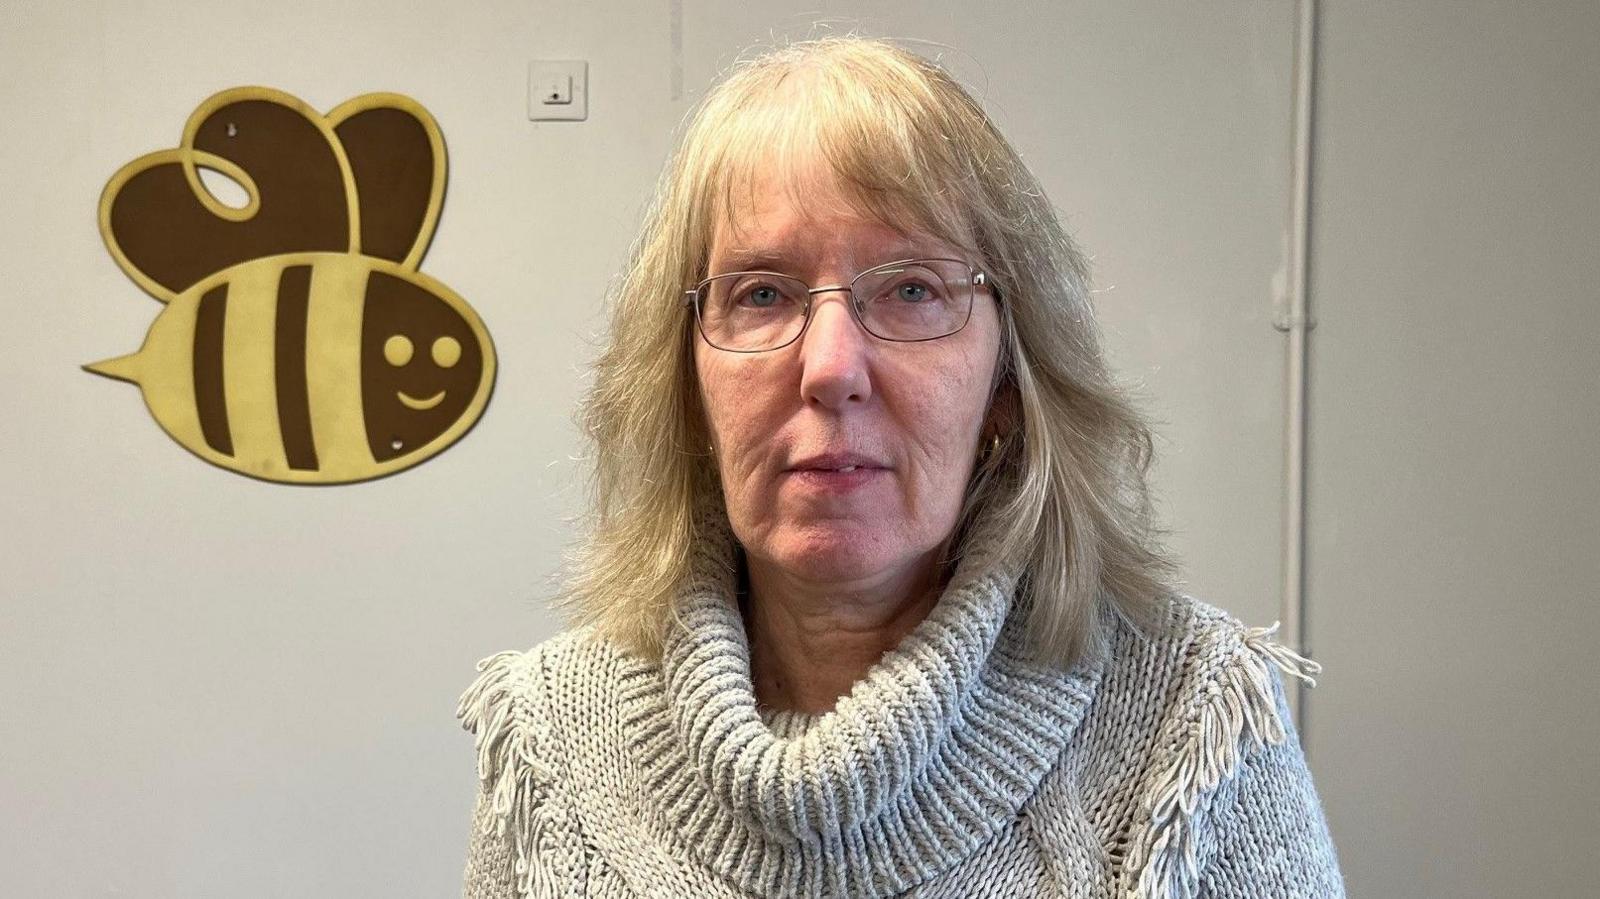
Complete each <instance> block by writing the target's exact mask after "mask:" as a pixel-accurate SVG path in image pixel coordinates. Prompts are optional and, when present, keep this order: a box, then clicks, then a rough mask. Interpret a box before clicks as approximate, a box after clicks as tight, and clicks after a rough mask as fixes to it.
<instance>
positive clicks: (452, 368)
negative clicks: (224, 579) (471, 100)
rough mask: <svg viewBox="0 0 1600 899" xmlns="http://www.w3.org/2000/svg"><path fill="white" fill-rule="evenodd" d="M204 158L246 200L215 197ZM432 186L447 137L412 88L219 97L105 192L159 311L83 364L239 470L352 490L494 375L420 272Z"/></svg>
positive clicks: (461, 311) (474, 327)
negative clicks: (171, 143) (326, 95)
mask: <svg viewBox="0 0 1600 899" xmlns="http://www.w3.org/2000/svg"><path fill="white" fill-rule="evenodd" d="M201 169H210V170H213V171H215V172H217V173H219V174H221V175H224V176H226V177H228V178H231V179H232V180H233V181H235V182H237V183H238V184H239V185H240V186H241V187H243V189H244V191H245V193H246V194H247V195H248V202H246V203H245V205H244V206H242V207H239V208H235V207H232V206H228V205H226V204H224V203H223V202H221V201H220V200H218V199H217V198H216V197H215V196H214V195H213V194H212V193H211V192H210V191H209V190H208V189H207V188H206V186H205V185H204V183H203V182H202V181H201V176H200V170H201ZM444 185H445V151H444V139H443V137H442V136H441V135H440V133H439V127H438V125H437V124H436V123H435V122H434V120H433V117H432V116H431V115H429V114H428V111H427V110H426V109H424V108H422V106H421V105H420V104H418V103H417V102H416V101H415V100H412V99H410V98H409V97H404V96H400V95H397V94H366V95H363V96H360V97H356V98H354V99H352V100H349V101H348V102H346V103H343V104H341V105H340V106H338V107H337V108H335V109H334V110H333V111H331V112H329V113H328V114H327V115H325V116H324V115H322V114H320V113H318V112H317V111H316V110H315V109H312V108H311V107H310V106H308V105H307V104H305V103H304V102H302V101H301V100H299V99H298V98H296V97H292V96H290V95H288V94H285V93H283V92H281V91H276V90H272V89H270V88H264V87H242V88H235V89H232V90H227V91H223V92H221V93H219V94H216V95H214V96H212V97H211V98H209V99H207V100H206V101H205V102H203V103H201V104H200V106H199V108H198V109H196V110H195V111H194V114H193V115H191V116H190V117H189V121H188V124H187V125H186V126H185V127H184V130H183V140H182V142H181V143H180V144H179V146H178V147H176V148H175V149H170V150H162V151H159V152H156V153H151V154H148V155H146V156H141V157H139V158H138V159H135V160H134V161H133V162H130V163H128V164H127V165H125V166H123V167H122V168H121V169H120V170H119V171H118V172H117V173H116V174H115V175H113V176H112V178H111V181H110V183H108V184H107V185H106V188H105V191H104V193H102V194H101V197H100V233H101V235H102V236H103V237H104V238H105V242H106V247H107V248H108V249H109V250H110V251H111V255H112V257H113V258H115V259H116V261H117V264H118V265H119V266H121V267H122V270H123V271H124V272H126V273H127V275H128V277H130V278H132V279H133V281H134V282H135V283H136V284H138V285H139V286H140V287H141V288H143V289H144V291H145V292H146V293H149V294H150V295H151V296H153V297H155V298H156V299H157V300H159V301H161V302H162V303H165V304H166V308H165V309H163V310H162V311H161V313H160V314H159V315H158V316H157V317H156V319H155V321H154V322H153V323H152V324H151V325H150V330H149V333H148V334H146V335H145V340H144V345H143V346H142V347H141V348H140V349H139V351H138V352H136V353H133V354H131V355H128V356H121V357H118V358H115V359H108V360H106V361H104V362H97V363H93V364H90V365H85V366H84V368H85V369H86V370H88V371H91V372H95V373H97V374H102V375H106V376H108V377H112V378H119V379H121V380H125V381H131V382H133V383H135V384H137V385H139V388H140V390H141V391H142V392H143V394H144V401H145V405H146V406H148V407H149V409H150V414H151V415H152V417H154V418H155V420H156V421H157V422H158V423H159V424H160V425H161V427H162V429H164V430H165V431H166V432H167V433H168V434H169V435H171V436H172V438H173V439H175V440H176V441H177V442H178V443H180V444H182V445H183V446H184V447H185V448H187V449H189V450H190V451H192V452H194V453H195V454H196V455H198V456H199V457H200V458H202V459H205V460H206V461H207V462H211V463H213V464H215V465H219V466H221V467H223V468H226V469H228V470H230V471H235V472H238V473H240V474H245V475H250V476H252V477H257V478H262V479H264V480H269V481H278V482H283V483H308V484H337V483H348V482H351V481H361V480H368V479H371V478H376V477H382V476H383V475H387V474H392V473H394V472H397V471H401V470H403V469H406V468H409V467H411V466H413V465H416V464H417V463H419V462H422V461H423V460H425V459H428V458H430V457H432V456H434V455H435V454H437V453H439V452H440V451H442V450H444V449H445V448H447V447H449V446H450V445H451V444H453V443H455V441H457V440H459V439H460V438H461V436H462V435H463V434H465V433H466V432H467V431H468V430H469V429H470V428H471V427H472V426H473V424H475V423H476V422H477V420H478V417H479V416H480V415H482V414H483V410H484V407H485V406H486V405H487V404H488V401H489V394H490V392H491V390H492V389H493V386H494V374H495V356H494V345H493V343H491V341H490V339H489V332H488V331H487V330H486V329H485V328H484V326H483V322H482V321H481V320H479V318H478V315H477V313H476V312H475V311H473V309H472V307H471V306H469V305H467V302H466V301H465V300H463V299H462V298H461V297H460V296H458V295H457V294H456V293H455V292H454V291H452V290H451V289H450V288H448V287H446V286H445V285H444V284H441V283H440V282H438V281H436V280H434V279H433V278H430V277H428V276H427V275H425V274H423V273H422V272H420V271H418V270H417V266H418V264H419V263H420V262H421V260H422V255H423V253H425V252H426V251H427V248H428V243H429V241H430V240H431V239H432V237H433V229H434V226H435V225H436V224H437V222H438V219H439V210H440V207H441V205H442V203H443V200H444Z"/></svg>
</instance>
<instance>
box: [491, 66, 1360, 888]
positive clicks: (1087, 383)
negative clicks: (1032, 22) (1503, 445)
mask: <svg viewBox="0 0 1600 899" xmlns="http://www.w3.org/2000/svg"><path fill="white" fill-rule="evenodd" d="M1087 296H1088V291H1087V287H1086V275H1085V266H1084V263H1083V260H1082V258H1081V257H1080V256H1079V254H1078V253H1077V251H1076V250H1075V249H1074V248H1073V246H1072V244H1071V243H1070V241H1069V240H1068V238H1067V237H1066V236H1065V234H1064V233H1063V232H1062V230H1061V227H1060V225H1059V223H1058V222H1057V220H1056V217H1055V215H1054V212H1053V210H1052V209H1051V207H1050V205H1049V203H1048V202H1047V201H1046V199H1045V198H1044V195H1043V193H1042V191H1041V190H1040V189H1039V185H1038V182H1037V181H1036V180H1034V178H1033V177H1032V176H1031V175H1030V174H1029V173H1028V172H1027V170H1026V169H1025V168H1024V167H1023V165H1022V163H1021V161H1020V160H1019V159H1018V157H1017V155H1016V154H1015V153H1014V152H1013V151H1012V149H1011V148H1010V147H1009V145H1007V143H1006V142H1005V140H1004V139H1003V138H1002V137H1001V136H1000V135H999V134H998V133H997V132H996V131H995V129H994V127H993V125H992V124H991V123H990V122H989V121H988V119H987V118H986V117H985V116H984V114H983V112H982V111H981V110H980V109H979V108H978V106H977V105H976V103H974V101H973V100H972V99H971V98H970V97H969V96H968V95H967V94H965V93H964V92H963V91H962V90H961V89H960V88H959V87H958V86H957V85H956V84H955V82H953V81H952V80H951V79H950V78H949V77H948V76H947V75H945V74H944V73H943V72H942V71H940V70H939V69H938V68H937V67H936V66H934V65H933V64H931V63H929V62H927V61H924V60H922V59H920V58H918V57H916V56H914V55H912V54H909V53H906V52H904V51H901V50H897V49H895V48H893V47H891V46H889V45H886V44H883V43H879V42H874V41H867V40H861V39H832V40H826V41H821V42H814V43H808V44H803V45H799V46H794V47H790V48H787V49H784V50H782V51H779V52H776V53H773V54H771V55H768V56H766V57H764V58H762V59H759V60H757V61H755V62H753V63H750V64H748V65H745V66H743V67H742V68H740V69H739V70H738V71H736V72H735V73H734V74H733V75H732V76H731V77H730V78H728V79H727V80H726V81H725V82H724V83H723V84H722V85H720V86H719V87H718V88H717V89H716V90H715V91H714V92H713V93H712V94H711V95H710V96H708V97H707V98H706V100H705V102H704V103H703V104H702V106H701V107H700V109H699V110H698V111H697V113H696V115H695V117H694V118H693V120H692V122H691V124H690V127H689V129H688V131H687V133H686V134H685V136H684V139H683V141H682V144H681V145H680V147H679V149H678V152H677V153H676V155H675V157H674V159H673V161H672V162H671V164H670V165H669V167H668V169H667V172H666V174H665V176H664V179H663V182H662V185H661V188H660V192H659V194H658V198H657V202H656V204H655V206H654V208H653V210H652V213H651V216H650V218H649V221H648V223H647V224H646V227H645V229H644V233H643V235H642V236H641V238H640V240H639V242H638V244H637V246H636V248H635V253H634V259H633V261H632V263H631V266H630V268H629V270H628V272H627V276H626V277H625V279H624V280H623V282H622V287H621V289H620V291H619V292H618V294H617V295H616V297H615V309H614V318H613V331H612V342H611V344H610V347H609V349H608V350H607V351H606V353H605V354H604V355H603V356H602V358H601V359H600V361H599V364H598V371H597V378H596V382H595V385H594V387H593V390H592V392H591V393H590V395H589V397H588V398H587V402H586V419H585V422H586V426H587V431H588V434H589V436H590V438H591V439H592V441H593V443H594V449H595V461H596V469H597V471H596V484H595V493H596V514H595V519H594V527H593V532H592V534H591V535H590V536H589V537H588V538H587V542H586V543H585V544H584V546H583V548H582V550H581V551H580V553H579V555H578V556H577V557H576V559H575V565H574V570H575V575H574V577H573V580H572V583H571V585H570V590H569V591H568V594H567V595H566V597H564V602H565V603H566V608H567V609H568V610H569V612H571V613H572V615H573V617H574V619H575V626H574V627H573V628H572V629H570V630H569V631H567V632H566V633H563V634H561V635H559V636H557V637H555V638H553V639H551V640H548V641H546V642H544V643H543V644H541V645H539V646H536V647H534V648H533V649H532V650H530V651H528V652H525V653H523V652H507V653H501V654H499V655H496V656H493V657H491V658H489V659H485V660H484V661H483V662H482V663H480V665H479V670H480V671H481V672H482V673H481V675H480V677H479V678H478V679H477V681H476V682H475V683H474V684H473V685H472V687H471V688H470V689H469V690H468V692H467V693H466V695H464V696H463V697H462V703H461V709H460V715H461V717H462V719H463V722H464V724H465V726H466V727H467V728H468V729H469V730H470V731H472V732H473V733H474V734H475V735H476V738H477V747H478V773H479V777H480V780H481V784H482V791H481V793H480V796H479V798H478V805H477V810H476V813H475V824H474V827H473V831H472V839H471V845H470V848H469V853H468V855H469V858H468V863H467V871H466V886H465V895H466V896H468V897H471V899H479V897H528V896H564V897H565V896H604V897H624V896H674V897H676V896H728V897H732V896H748V895H755V896H812V897H821V896H838V897H887V896H898V895H904V894H910V895H916V896H952V897H967V896H979V895H981V896H989V897H1002V896H1005V897H1009V896H1019V897H1020V896H1030V897H1032V896H1057V895H1059V896H1067V895H1072V896H1125V895H1136V896H1145V897H1156V896H1169V895H1171V896H1193V895H1197V894H1198V895H1207V896H1286V895H1294V896H1333V895H1342V892H1343V888H1342V883H1341V880H1340V875H1339V871H1338V866H1337V862H1336V858H1335V854H1334V849H1333V845H1332V843H1331V840H1330V838H1329V835H1328V830H1327V824H1326V821H1325V819H1324V816H1323V813H1322V810H1321V807H1320V805H1319V802H1318V798H1317V795H1316V792H1315V789H1314V788H1313V785H1312V783H1311V780H1310V776H1309V774H1308V772H1307V769H1306V766H1305V760H1304V756H1303V755H1302V752H1301V749H1300V746H1299V743H1298V740H1297V737H1296V735H1295V732H1294V729H1293V726H1292V724H1291V722H1290V719H1289V714H1288V709H1287V705H1286V703H1285V700H1284V690H1283V684H1282V680H1281V678H1280V677H1279V675H1278V674H1277V670H1276V669H1281V670H1282V671H1284V672H1286V673H1288V674H1291V675H1294V676H1296V677H1300V678H1303V679H1305V680H1307V681H1310V680H1311V678H1310V675H1312V674H1315V673H1316V672H1317V671H1318V670H1319V669H1318V666H1317V665H1316V664H1315V663H1313V662H1310V661H1308V660H1306V659H1304V658H1301V657H1300V656H1297V655H1295V654H1294V653H1293V652H1290V651H1289V650H1288V649H1286V648H1284V647H1282V646H1280V645H1277V644H1275V643H1273V642H1271V641H1270V640H1269V639H1268V636H1269V635H1270V634H1272V633H1273V631H1274V630H1275V626H1274V628H1246V627H1244V626H1243V625H1241V624H1240V623H1239V622H1237V621H1236V620H1234V619H1232V618H1231V617H1229V616H1227V615H1226V614H1224V613H1223V612H1221V611H1220V610H1218V609H1216V608H1214V607H1212V606H1209V605H1207V604H1205V603H1203V602H1200V601H1199V600H1196V599H1194V598H1192V597H1188V596H1185V595H1182V594H1180V593H1178V592H1177V591H1175V590H1174V589H1173V588H1172V587H1171V580H1172V572H1173V569H1174V566H1173V564H1172V562H1171V561H1170V559H1169V558H1168V557H1167V556H1166V555H1165V554H1164V551H1163V550H1162V549H1161V548H1160V547H1159V544H1158V543H1157V540H1156V534H1155V531H1154V529H1153V527H1152V526H1151V524H1150V522H1149V517H1150V516H1149V503H1148V498H1147V496H1146V491H1145V473H1146V470H1147V468H1148V465H1149V455H1150V437H1149V432H1148V430H1147V429H1146V427H1145V426H1144V425H1143V424H1142V422H1141V419H1140V417H1139V415H1138V414H1137V412H1136V411H1135V410H1134V409H1133V408H1132V407H1131V406H1130V405H1129V404H1128V402H1127V400H1126V399H1125V398H1124V397H1123V395H1122V394H1121V393H1120V392H1119V390H1118V389H1117V388H1116V386H1115V385H1114V383H1113V381H1112V378H1111V377H1110V375H1109V374H1108V372H1107V370H1106V367H1105V364H1104V362H1103V360H1102V357H1101V353H1100V350H1099V346H1098V339H1097V336H1096V334H1095V330H1094V326H1093V322H1092V319H1091V314H1090V309H1089V305H1088V299H1087Z"/></svg>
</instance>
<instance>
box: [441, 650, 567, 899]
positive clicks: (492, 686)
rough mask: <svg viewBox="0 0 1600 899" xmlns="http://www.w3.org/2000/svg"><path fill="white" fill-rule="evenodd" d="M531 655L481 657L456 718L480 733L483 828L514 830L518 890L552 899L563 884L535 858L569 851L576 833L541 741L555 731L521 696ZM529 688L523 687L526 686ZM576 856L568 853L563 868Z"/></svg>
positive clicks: (501, 835)
mask: <svg viewBox="0 0 1600 899" xmlns="http://www.w3.org/2000/svg"><path fill="white" fill-rule="evenodd" d="M530 664H537V659H536V658H531V657H530V654H529V653H522V652H516V651H507V652H501V653H496V654H495V655H492V656H490V657H488V658H486V659H484V660H482V661H480V662H479V663H478V671H479V672H481V673H480V674H479V675H478V677H477V679H475V680H474V681H473V683H472V686H470V687H468V688H467V691H466V692H465V693H463V694H462V695H461V701H460V703H459V704H458V705H457V707H456V717H457V718H460V719H461V724H462V727H464V728H465V729H467V730H468V731H471V732H472V733H473V734H474V735H475V736H476V743H475V745H476V747H477V750H478V782H479V783H480V784H482V785H483V787H484V790H485V793H486V795H487V796H488V797H489V808H490V811H491V812H492V816H491V817H489V818H487V819H486V820H485V821H484V822H483V831H482V832H483V834H484V835H485V836H491V835H492V836H493V837H495V838H496V839H501V840H503V839H505V837H506V833H507V831H508V830H509V831H510V832H511V835H512V840H511V842H512V843H513V844H514V845H515V846H516V855H517V858H516V867H515V871H516V886H517V895H518V896H519V897H522V899H554V897H556V896H558V895H559V893H560V882H559V881H558V880H557V879H556V877H555V875H554V874H553V873H551V872H550V870H549V869H548V867H547V866H541V865H537V864H535V863H534V861H535V858H536V857H537V856H538V855H540V854H544V853H554V854H556V855H558V856H566V855H567V849H568V848H569V847H568V846H567V845H566V840H565V837H566V836H567V834H568V833H569V832H570V830H569V828H568V827H567V823H568V822H567V821H565V820H564V818H565V816H564V815H563V814H562V813H561V811H560V810H559V808H558V806H557V803H556V802H555V801H553V785H554V783H555V771H554V770H553V769H551V767H550V766H549V765H548V764H547V763H546V762H545V761H544V760H543V759H541V758H540V753H539V751H538V748H539V745H540V744H541V743H546V742H548V740H549V735H548V734H544V733H538V732H536V731H537V730H538V725H537V723H536V722H535V720H534V719H533V716H532V715H531V714H530V713H529V711H528V708H529V706H528V705H527V704H525V703H523V702H519V701H518V700H519V699H520V698H521V697H522V695H523V693H522V690H519V687H520V686H521V685H524V684H528V683H533V684H535V685H537V683H538V678H537V677H529V676H528V671H527V669H528V667H529V665H530ZM524 689H525V688H524ZM569 860H570V857H564V858H563V867H570V866H568V865H567V864H566V862H568V861H569Z"/></svg>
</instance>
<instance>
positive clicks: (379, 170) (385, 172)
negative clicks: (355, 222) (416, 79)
mask: <svg viewBox="0 0 1600 899" xmlns="http://www.w3.org/2000/svg"><path fill="white" fill-rule="evenodd" d="M328 121H329V122H330V123H331V124H332V125H333V129H334V132H335V133H336V134H337V135H338V136H339V140H340V141H341V142H342V143H343V145H344V152H345V156H346V158H348V159H349V160H350V170H351V172H352V174H353V175H354V177H355V185H356V203H357V206H358V207H359V208H360V211H361V252H363V253H365V254H366V255H369V256H378V257H380V258H383V259H390V260H393V261H395V262H398V263H400V264H401V265H403V266H405V267H407V268H410V269H415V268H416V267H417V265H418V264H419V263H420V262H421V261H422V254H423V253H426V252H427V250H428V242H429V241H430V240H432V239H433V229H434V226H435V225H436V224H437V223H438V221H439V208H440V206H441V205H442V204H443V202H444V184H445V152H444V136H443V135H442V134H440V132H439V125H438V123H436V122H435V121H434V120H433V116H432V115H430V114H429V113H428V111H427V110H426V109H424V108H423V107H422V104H420V103H418V102H417V101H415V100H413V99H411V98H410V97H406V96H403V95H401V94H388V93H376V94H363V95H362V96H359V97H356V98H354V99H351V100H347V101H345V102H344V103H342V104H340V105H339V106H338V107H337V108H335V109H334V110H333V111H332V112H330V113H328Z"/></svg>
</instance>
